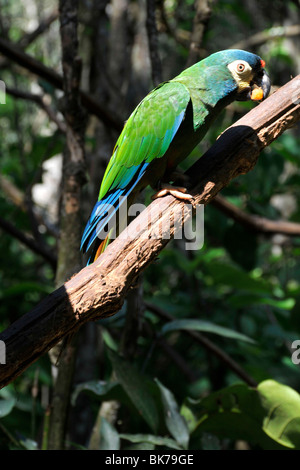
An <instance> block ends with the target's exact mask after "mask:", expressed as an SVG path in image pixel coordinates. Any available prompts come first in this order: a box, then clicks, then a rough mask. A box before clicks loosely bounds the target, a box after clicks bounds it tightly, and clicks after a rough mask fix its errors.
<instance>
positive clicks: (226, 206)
mask: <svg viewBox="0 0 300 470" xmlns="http://www.w3.org/2000/svg"><path fill="white" fill-rule="evenodd" d="M212 204H213V205H214V206H215V207H217V208H218V209H219V210H221V211H222V212H224V214H227V215H228V216H229V217H231V218H232V219H233V220H235V221H236V222H238V223H240V224H241V225H244V226H245V227H246V228H248V229H249V230H252V231H253V232H257V233H264V234H266V235H274V234H276V233H279V234H281V235H288V236H290V237H299V235H300V224H299V223H296V222H289V221H287V220H271V219H267V218H266V217H260V216H258V215H253V214H248V213H247V212H244V211H243V210H242V209H240V208H239V207H237V206H235V205H234V204H231V202H229V201H227V200H226V199H224V198H223V197H222V196H220V195H217V196H216V197H215V199H214V200H213V201H212Z"/></svg>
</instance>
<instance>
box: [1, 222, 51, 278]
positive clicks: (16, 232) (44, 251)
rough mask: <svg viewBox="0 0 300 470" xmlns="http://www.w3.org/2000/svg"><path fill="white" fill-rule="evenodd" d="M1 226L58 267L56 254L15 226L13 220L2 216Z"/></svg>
mask: <svg viewBox="0 0 300 470" xmlns="http://www.w3.org/2000/svg"><path fill="white" fill-rule="evenodd" d="M0 228H2V230H5V231H6V232H7V233H9V235H11V236H12V237H14V238H16V239H17V240H19V241H20V242H21V243H23V244H24V245H25V246H27V247H28V248H29V249H30V250H32V251H33V252H34V253H37V254H38V255H40V256H42V257H43V258H44V259H45V260H46V261H47V262H48V263H50V264H51V266H52V267H53V269H56V263H57V258H56V256H55V254H54V253H52V252H51V251H49V250H48V249H46V248H45V246H44V245H40V244H39V243H37V242H36V241H35V240H34V239H33V238H29V237H28V236H27V235H25V234H24V233H23V232H21V231H20V230H19V229H18V228H17V227H15V226H14V225H13V224H12V223H11V222H9V221H8V220H5V219H3V218H2V217H0Z"/></svg>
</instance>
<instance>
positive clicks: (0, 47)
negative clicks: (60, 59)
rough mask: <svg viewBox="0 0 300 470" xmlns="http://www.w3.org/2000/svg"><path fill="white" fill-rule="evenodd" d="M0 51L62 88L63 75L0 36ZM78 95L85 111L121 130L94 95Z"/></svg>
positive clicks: (84, 93)
mask: <svg viewBox="0 0 300 470" xmlns="http://www.w3.org/2000/svg"><path fill="white" fill-rule="evenodd" d="M0 53H2V54H3V55H5V56H6V57H7V58H9V59H11V60H13V61H14V62H16V63H17V64H18V65H20V66H21V67H25V68H26V69H27V70H29V71H30V72H31V73H34V74H36V75H38V76H39V77H41V78H43V79H44V80H46V81H47V82H48V83H51V85H53V86H54V87H55V88H58V89H59V90H63V77H62V76H61V75H60V74H59V73H57V72H55V71H54V70H52V69H51V68H49V67H47V66H46V65H44V64H42V63H41V62H39V61H38V60H36V59H35V58H34V57H32V56H31V55H29V54H27V53H26V52H23V51H22V50H21V49H20V48H19V47H18V46H16V45H15V44H13V43H12V42H11V41H7V40H5V39H3V38H0ZM80 97H81V102H82V105H83V106H84V107H85V108H86V109H87V111H89V112H90V113H92V114H94V115H95V116H98V117H99V119H101V120H102V121H103V122H104V123H105V124H107V125H108V126H110V127H112V128H113V129H116V130H117V131H119V132H120V131H121V130H122V127H123V123H122V122H120V121H119V120H118V119H117V118H116V117H115V116H113V115H112V113H111V112H109V111H107V109H105V108H104V107H102V106H101V105H100V104H99V103H98V102H97V101H96V100H95V98H94V97H92V96H91V95H89V94H88V93H86V92H84V91H82V90H81V91H80Z"/></svg>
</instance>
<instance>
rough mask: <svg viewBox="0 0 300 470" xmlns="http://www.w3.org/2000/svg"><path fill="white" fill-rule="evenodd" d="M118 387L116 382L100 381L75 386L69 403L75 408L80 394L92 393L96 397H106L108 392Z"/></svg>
mask: <svg viewBox="0 0 300 470" xmlns="http://www.w3.org/2000/svg"><path fill="white" fill-rule="evenodd" d="M118 386H119V384H118V382H104V381H102V380H91V381H90V382H84V383H82V384H80V385H77V387H76V388H75V390H74V392H73V394H72V397H71V403H72V405H73V406H75V403H76V400H77V397H78V395H79V393H81V392H92V393H93V394H95V395H97V396H104V395H108V394H109V392H111V391H112V390H113V389H115V388H116V387H118Z"/></svg>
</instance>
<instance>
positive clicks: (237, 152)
mask: <svg viewBox="0 0 300 470" xmlns="http://www.w3.org/2000/svg"><path fill="white" fill-rule="evenodd" d="M299 84H300V76H297V77H296V78H295V79H294V80H292V81H290V82H289V83H287V84H286V85H285V86H284V87H282V88H281V89H280V90H279V91H277V92H276V93H274V94H273V95H272V96H270V97H269V98H268V99H267V100H266V101H265V102H263V103H261V104H260V105H259V106H257V107H256V108H254V109H253V110H252V111H250V113H248V114H247V115H246V116H244V117H243V118H242V119H240V120H239V121H237V122H236V123H235V124H234V125H233V126H231V127H230V128H228V129H227V130H226V132H224V133H223V134H222V136H221V137H220V138H219V139H218V140H217V141H216V143H215V144H214V145H213V146H212V147H211V148H210V149H209V150H208V151H207V152H206V153H205V154H204V155H203V157H202V158H201V159H200V160H198V161H197V162H196V163H195V164H194V165H193V166H192V167H191V168H190V170H189V171H188V172H187V175H188V176H189V177H190V181H191V185H192V186H191V187H192V190H191V193H192V194H193V195H194V201H195V204H197V205H200V204H207V203H209V202H210V201H211V200H212V199H213V198H214V197H215V196H216V194H217V193H218V192H219V191H220V190H221V189H222V188H223V187H225V186H226V185H227V184H228V183H229V182H230V181H231V180H232V179H233V178H235V177H236V176H238V175H240V174H243V173H246V172H248V171H250V170H251V169H252V168H253V167H254V166H255V163H256V161H257V159H258V156H259V154H260V152H261V151H262V150H263V148H265V147H266V146H267V145H270V144H271V142H272V141H273V140H275V139H276V138H278V137H279V136H280V135H281V134H282V133H283V132H284V131H285V130H286V129H288V128H290V127H292V126H293V125H295V124H296V123H297V122H298V121H299V120H300V86H299ZM266 177H267V175H266ZM192 212H193V210H192V209H191V207H190V206H189V205H185V204H184V203H183V202H182V201H179V200H177V199H174V198H173V197H172V196H167V197H164V198H160V199H156V200H154V201H153V202H152V203H151V204H150V206H149V207H148V208H147V209H146V210H144V211H143V212H142V213H141V214H140V215H139V216H138V217H137V218H136V219H135V220H133V222H132V223H131V224H130V225H129V227H128V228H127V229H126V230H124V232H122V234H121V235H120V236H119V237H118V238H117V239H116V240H114V241H113V242H112V243H111V245H109V246H108V248H107V250H106V251H105V253H104V254H103V255H102V256H100V257H99V259H98V260H97V261H96V262H95V263H94V264H92V265H90V266H87V267H85V268H84V269H82V270H81V271H80V272H79V273H78V274H76V275H75V276H74V277H73V278H71V279H70V280H69V281H68V282H66V283H65V284H64V285H63V286H62V287H60V288H59V289H57V290H56V291H54V292H53V293H52V294H51V295H49V296H48V297H46V298H45V299H44V300H43V301H42V302H41V303H40V304H39V305H37V306H36V308H34V309H33V310H32V311H31V312H29V313H28V314H26V315H24V316H23V317H22V318H20V319H19V320H17V321H16V322H15V323H14V324H12V325H11V326H10V327H9V328H8V329H7V330H6V331H4V332H3V333H2V334H1V335H0V340H2V341H4V343H5V345H6V353H7V356H6V364H3V365H1V367H0V386H2V387H3V386H4V385H6V384H8V383H9V382H11V381H12V380H14V379H15V378H16V377H17V376H18V375H20V374H21V373H22V372H23V371H24V370H25V369H26V368H27V367H28V366H29V365H30V364H31V363H32V362H34V361H35V360H36V359H37V358H38V357H40V356H41V355H42V354H44V353H45V352H46V351H48V350H49V349H50V348H51V347H52V346H53V345H54V344H56V343H57V342H58V341H59V340H60V339H61V338H63V337H64V336H65V335H67V334H69V333H71V332H74V331H76V330H77V329H78V328H79V327H80V326H81V325H82V324H83V323H85V322H87V321H91V320H95V319H97V318H105V317H108V316H111V315H114V314H115V313H117V311H118V310H119V309H120V308H121V306H122V304H123V302H124V300H125V297H126V295H127V293H128V291H129V290H130V288H131V286H133V285H134V282H135V281H136V279H137V278H138V276H139V275H140V274H141V272H142V271H143V270H144V269H146V267H147V266H148V265H149V264H150V263H151V262H153V261H154V260H155V259H156V258H157V256H158V254H159V253H160V251H161V250H162V249H163V248H164V247H165V246H166V245H167V243H168V242H169V239H168V235H170V238H173V237H174V235H175V232H176V230H180V229H182V226H183V225H184V223H185V222H186V221H188V220H189V218H190V217H191V216H192ZM168 225H169V229H170V230H169V231H164V230H163V228H165V227H166V226H167V227H168Z"/></svg>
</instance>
